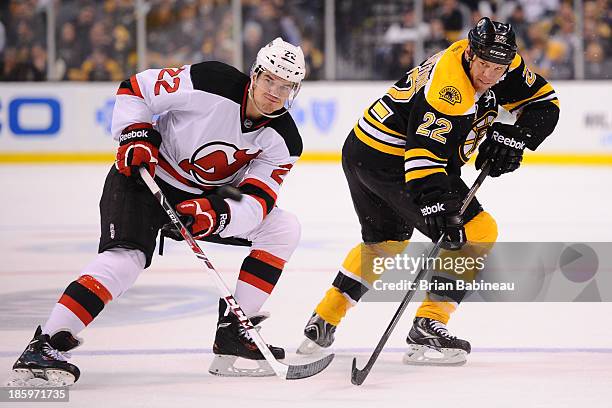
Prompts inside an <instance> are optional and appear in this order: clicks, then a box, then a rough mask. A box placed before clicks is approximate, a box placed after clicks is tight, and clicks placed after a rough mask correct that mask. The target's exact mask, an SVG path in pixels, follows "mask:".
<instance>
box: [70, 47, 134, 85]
mask: <svg viewBox="0 0 612 408" xmlns="http://www.w3.org/2000/svg"><path fill="white" fill-rule="evenodd" d="M124 78H125V74H124V73H123V70H122V68H121V66H119V64H118V63H117V61H115V60H114V59H112V58H110V57H109V56H108V54H107V53H106V50H105V49H103V48H94V50H93V52H92V53H91V55H90V56H89V57H88V58H87V59H86V60H85V62H84V63H83V65H82V66H81V80H83V81H121V80H122V79H124Z"/></svg>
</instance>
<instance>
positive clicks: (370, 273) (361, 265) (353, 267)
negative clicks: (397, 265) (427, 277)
mask: <svg viewBox="0 0 612 408" xmlns="http://www.w3.org/2000/svg"><path fill="white" fill-rule="evenodd" d="M408 243H409V241H383V242H379V243H376V244H365V243H363V242H362V243H361V244H359V245H357V246H355V247H354V248H353V249H351V250H350V252H349V253H348V255H347V256H346V258H345V259H344V262H343V263H342V267H343V268H344V269H345V270H346V271H347V272H350V273H351V274H353V275H354V276H355V277H357V278H359V279H362V280H364V281H365V282H367V283H369V284H370V285H371V284H372V283H373V282H374V281H376V280H378V279H380V274H377V273H374V262H375V261H374V259H375V258H392V257H394V256H395V255H397V254H400V253H402V252H403V251H404V250H405V249H406V247H407V246H408Z"/></svg>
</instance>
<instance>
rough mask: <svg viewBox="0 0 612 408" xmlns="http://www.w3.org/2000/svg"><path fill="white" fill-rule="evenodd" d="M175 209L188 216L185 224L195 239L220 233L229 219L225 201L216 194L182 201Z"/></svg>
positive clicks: (228, 210)
mask: <svg viewBox="0 0 612 408" xmlns="http://www.w3.org/2000/svg"><path fill="white" fill-rule="evenodd" d="M176 210H177V211H178V213H179V214H181V215H186V216H188V217H190V219H189V221H187V223H186V226H187V228H189V230H190V232H191V234H192V235H193V237H194V238H196V239H197V238H203V237H207V236H209V235H212V234H215V235H216V234H220V233H221V231H223V230H224V229H225V227H227V225H228V224H229V222H230V219H231V216H230V209H229V206H228V205H227V202H226V201H225V200H224V199H223V198H221V197H220V196H218V195H216V194H211V195H209V196H207V197H206V198H198V199H194V200H186V201H183V202H182V203H180V204H179V205H177V206H176Z"/></svg>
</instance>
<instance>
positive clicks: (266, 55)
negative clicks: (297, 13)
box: [249, 37, 306, 118]
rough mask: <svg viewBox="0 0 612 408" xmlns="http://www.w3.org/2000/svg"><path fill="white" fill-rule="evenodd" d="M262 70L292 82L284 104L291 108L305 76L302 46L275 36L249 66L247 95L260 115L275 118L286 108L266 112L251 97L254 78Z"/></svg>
mask: <svg viewBox="0 0 612 408" xmlns="http://www.w3.org/2000/svg"><path fill="white" fill-rule="evenodd" d="M264 71H267V72H270V73H271V74H274V75H276V76H278V77H280V78H282V79H285V80H287V81H289V82H292V83H293V85H292V89H291V93H290V94H289V96H288V97H287V101H286V105H285V107H286V108H287V109H291V106H292V105H293V100H294V99H295V97H296V96H297V94H298V92H299V91H300V87H301V83H302V80H303V79H304V77H305V76H306V63H305V61H304V53H303V52H302V48H301V47H296V46H295V45H293V44H289V43H288V42H286V41H283V39H282V38H280V37H277V38H275V39H274V41H272V42H270V43H268V44H267V45H266V46H264V47H262V48H261V49H260V50H259V52H258V53H257V59H256V60H255V62H254V63H253V66H252V67H251V78H252V80H251V85H250V86H249V97H250V98H251V99H252V100H253V104H254V105H255V108H256V109H257V110H258V111H259V112H260V113H261V114H262V115H264V116H266V117H268V118H276V117H279V116H281V115H282V114H284V113H285V112H286V110H285V111H283V112H281V113H278V114H266V113H263V112H262V111H261V110H260V109H259V107H258V106H257V103H255V100H254V99H253V83H254V80H255V78H257V76H258V75H259V74H260V73H261V72H264Z"/></svg>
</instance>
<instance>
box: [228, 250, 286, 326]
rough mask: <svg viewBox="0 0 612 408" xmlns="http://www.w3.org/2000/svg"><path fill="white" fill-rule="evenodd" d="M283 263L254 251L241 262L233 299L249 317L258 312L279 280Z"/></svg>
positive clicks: (267, 254) (271, 256) (274, 257)
mask: <svg viewBox="0 0 612 408" xmlns="http://www.w3.org/2000/svg"><path fill="white" fill-rule="evenodd" d="M284 266H285V261H284V260H283V259H281V258H279V257H277V256H274V255H272V254H271V253H269V252H266V251H262V250H258V249H254V250H252V251H251V253H250V254H249V256H247V257H246V258H245V259H244V261H243V262H242V267H241V268H240V274H239V275H238V282H237V283H236V292H235V293H234V297H235V298H236V301H237V302H238V303H239V304H240V307H242V310H244V312H245V313H246V314H247V315H248V316H250V315H253V314H255V313H257V312H258V311H259V309H261V307H262V306H263V304H264V303H265V301H266V300H267V299H268V297H269V296H270V293H272V290H273V289H274V286H275V285H276V282H278V279H279V278H280V275H281V272H282V271H283V267H284Z"/></svg>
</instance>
